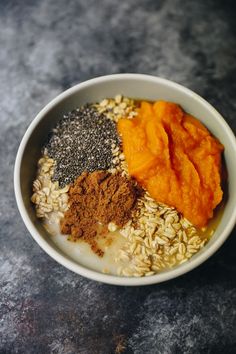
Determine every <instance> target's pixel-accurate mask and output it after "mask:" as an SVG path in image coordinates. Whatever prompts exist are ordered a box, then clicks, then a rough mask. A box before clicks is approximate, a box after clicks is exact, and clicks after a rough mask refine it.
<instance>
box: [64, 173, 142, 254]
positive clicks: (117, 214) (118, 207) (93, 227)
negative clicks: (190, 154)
mask: <svg viewBox="0 0 236 354" xmlns="http://www.w3.org/2000/svg"><path fill="white" fill-rule="evenodd" d="M141 193H142V192H141V190H140V188H139V187H137V186H136V184H135V183H134V182H133V181H132V180H130V179H128V178H126V177H123V176H122V175H121V173H116V174H114V175H113V174H111V173H109V172H106V171H95V172H92V173H88V172H83V173H82V175H81V176H79V177H78V178H77V179H76V180H75V182H74V184H73V185H72V186H71V187H70V189H69V210H68V211H67V212H66V213H65V215H64V218H63V219H62V221H61V232H62V233H63V234H70V235H71V236H72V238H73V239H74V240H77V239H80V238H81V239H83V240H85V241H86V242H88V243H89V244H90V246H91V248H92V250H93V251H94V252H95V253H97V254H98V255H99V256H103V251H102V250H101V249H100V248H99V246H98V243H97V241H98V238H99V236H100V234H101V233H100V232H99V229H101V225H103V226H104V225H107V224H108V223H109V222H114V223H115V224H116V225H117V226H120V227H121V226H123V225H124V224H125V223H126V222H127V221H128V220H129V219H130V217H131V212H132V210H133V208H134V207H135V205H136V201H137V198H138V197H139V196H140V195H141ZM103 231H104V230H103Z"/></svg>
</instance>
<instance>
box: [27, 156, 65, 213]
mask: <svg viewBox="0 0 236 354" xmlns="http://www.w3.org/2000/svg"><path fill="white" fill-rule="evenodd" d="M54 167H55V161H54V160H53V159H51V158H49V157H48V156H46V155H44V156H43V157H42V158H41V159H39V161H38V171H37V178H36V180H35V181H34V182H33V192H34V194H33V195H32V197H31V201H32V202H33V203H34V204H35V209H36V216H37V217H38V218H49V215H50V214H51V213H52V212H56V213H57V214H58V216H59V217H63V215H64V212H65V211H66V210H67V208H68V205H67V200H68V196H67V192H68V190H69V186H65V187H64V188H59V183H58V182H57V181H56V182H53V181H52V176H53V173H54Z"/></svg>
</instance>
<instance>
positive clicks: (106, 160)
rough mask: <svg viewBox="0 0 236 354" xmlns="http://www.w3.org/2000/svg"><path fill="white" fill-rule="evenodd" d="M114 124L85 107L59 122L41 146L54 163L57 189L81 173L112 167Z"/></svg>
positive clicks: (89, 106)
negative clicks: (57, 183)
mask: <svg viewBox="0 0 236 354" xmlns="http://www.w3.org/2000/svg"><path fill="white" fill-rule="evenodd" d="M119 143H120V139H119V136H118V133H117V130H116V124H115V123H114V122H112V121H111V120H110V119H109V118H107V117H106V116H105V115H104V114H101V113H98V112H97V110H96V109H95V108H93V107H92V106H91V105H86V106H83V107H80V108H77V109H76V110H73V111H72V112H70V113H68V114H67V115H65V116H64V118H63V119H62V120H60V121H59V122H58V124H57V125H56V127H55V128H54V129H53V131H52V133H51V135H50V136H49V140H48V143H47V144H46V145H45V147H44V153H45V154H47V155H48V156H49V157H51V158H52V159H54V160H55V161H56V167H55V170H54V175H53V181H58V182H59V185H60V187H64V186H65V185H67V184H69V183H71V182H73V181H74V180H75V179H76V178H77V177H78V176H79V175H80V174H81V173H82V172H84V171H88V172H92V171H96V170H106V169H109V168H110V167H112V159H113V156H112V147H111V145H112V144H115V145H119Z"/></svg>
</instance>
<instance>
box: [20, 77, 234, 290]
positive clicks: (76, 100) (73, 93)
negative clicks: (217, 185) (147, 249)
mask: <svg viewBox="0 0 236 354" xmlns="http://www.w3.org/2000/svg"><path fill="white" fill-rule="evenodd" d="M118 93H120V94H122V95H124V96H128V97H133V98H141V99H147V100H159V99H162V100H167V101H172V102H176V103H178V104H180V105H181V106H182V107H183V109H184V110H185V111H187V112H188V113H191V114H192V115H193V116H195V117H197V118H198V119H199V120H200V121H202V122H203V123H204V125H206V126H207V127H208V129H209V130H210V131H211V132H212V134H214V135H215V136H216V137H217V138H218V139H219V140H220V141H221V143H223V144H224V147H225V151H224V157H225V162H226V166H227V171H228V199H227V201H226V205H225V208H224V212H223V216H222V219H221V221H220V223H219V225H218V227H217V229H216V231H215V233H214V235H213V237H212V238H211V240H210V241H209V242H208V244H207V245H206V246H205V247H203V249H202V250H201V251H199V252H198V253H197V254H196V255H194V256H193V257H192V258H191V259H190V260H189V261H187V262H186V263H184V264H182V265H179V266H177V267H175V268H173V269H168V270H165V271H163V272H161V273H160V274H156V275H153V276H149V277H140V278H133V277H131V278H129V277H127V278H126V277H119V276H114V275H108V274H103V273H100V272H96V271H94V270H91V269H88V268H86V267H84V266H82V265H81V264H79V262H75V261H74V260H72V259H71V258H70V257H69V256H68V255H66V254H65V253H63V252H62V251H61V250H60V249H59V248H57V246H56V245H55V244H54V243H53V242H52V241H51V237H49V235H48V234H47V232H46V231H45V229H44V228H43V226H42V224H41V222H40V220H39V219H37V218H36V216H35V212H34V207H33V205H32V203H31V202H30V197H31V193H32V181H33V179H34V177H35V171H36V163H37V160H38V158H39V156H40V149H41V147H42V145H43V143H44V142H45V137H46V136H47V134H48V132H49V131H50V130H51V129H52V128H53V126H54V125H55V123H56V122H57V121H58V120H59V119H60V118H62V116H63V114H64V113H66V112H68V111H70V110H72V109H73V108H75V107H78V106H80V105H81V104H85V103H88V102H96V101H100V100H101V99H103V98H106V97H113V96H115V95H116V94H118ZM235 162H236V140H235V136H234V134H233V133H232V131H231V129H230V128H229V126H228V125H227V123H226V122H225V120H224V119H223V118H222V116H221V115H220V114H219V113H218V112H217V111H216V110H215V109H214V108H213V107H212V106H211V105H210V104H209V103H207V102H206V101H205V100H204V99H203V98H201V97H200V96H198V95H197V94H196V93H194V92H192V91H191V90H189V89H187V88H185V87H183V86H181V85H179V84H176V83H174V82H171V81H168V80H165V79H161V78H158V77H154V76H149V75H140V74H117V75H108V76H102V77H98V78H95V79H92V80H89V81H86V82H83V83H81V84H78V85H76V86H74V87H72V88H70V89H68V90H66V91H65V92H63V93H62V94H60V95H59V96H58V97H56V98H55V99H54V100H52V101H51V102H50V103H49V104H48V105H47V106H46V107H45V108H43V109H42V111H41V112H40V113H39V114H38V115H37V116H36V117H35V119H34V120H33V121H32V123H31V124H30V126H29V128H28V129H27V131H26V133H25V135H24V137H23V139H22V141H21V144H20V147H19V150H18V153H17V157H16V162H15V171H14V187H15V195H16V201H17V205H18V208H19V211H20V214H21V216H22V218H23V220H24V223H25V225H26V227H27V228H28V230H29V232H30V233H31V235H32V236H33V238H34V239H35V241H36V242H37V243H38V244H39V246H40V247H42V249H44V251H45V252H47V253H48V254H49V255H50V256H51V257H52V258H54V259H55V260H56V261H57V262H59V263H60V264H62V265H63V266H65V267H66V268H68V269H70V270H72V271H74V272H75V273H78V274H80V275H82V276H85V277H87V278H90V279H93V280H97V281H100V282H104V283H109V284H116V285H147V284H153V283H160V282H163V281H166V280H169V279H173V278H176V277H178V276H180V275H182V274H184V273H186V272H189V271H190V270H192V269H194V268H196V267H197V266H199V265H200V264H201V263H203V262H204V261H205V260H207V259H208V258H209V257H210V256H211V255H213V254H214V253H215V252H216V251H217V250H218V249H219V247H220V246H221V245H222V244H223V242H224V241H225V240H226V238H227V237H228V236H229V234H230V232H231V231H232V229H233V227H234V225H235V220H236V188H235V181H236V163H235Z"/></svg>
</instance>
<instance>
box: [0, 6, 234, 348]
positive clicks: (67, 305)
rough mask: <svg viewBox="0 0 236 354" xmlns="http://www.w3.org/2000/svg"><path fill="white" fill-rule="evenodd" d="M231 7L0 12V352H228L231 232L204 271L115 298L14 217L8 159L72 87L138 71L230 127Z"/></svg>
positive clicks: (112, 290)
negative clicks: (214, 112) (200, 102)
mask: <svg viewBox="0 0 236 354" xmlns="http://www.w3.org/2000/svg"><path fill="white" fill-rule="evenodd" d="M235 10H236V8H235V2H234V1H233V0H232V1H228V0H225V1H220V0H216V1H214V0H205V1H194V0H191V1H182V0H169V1H155V0H147V1H141V0H129V1H124V2H121V1H110V0H103V1H99V2H98V1H96V0H87V1H82V0H79V1H63V0H52V1H47V0H41V1H39V0H26V1H12V0H8V1H7V0H2V1H1V2H0V48H1V49H0V97H1V100H0V107H1V115H0V123H1V129H0V142H1V145H0V146H1V147H0V166H1V173H0V194H1V199H0V222H1V228H0V236H1V241H0V242H1V246H0V265H1V268H0V292H1V296H0V353H1V354H6V353H24V354H25V353H34V354H37V353H43V354H47V353H53V354H55V353H60V354H62V353H63V354H64V353H66V354H72V353H79V354H87V353H88V354H90V353H91V354H93V353H95V354H96V353H99V354H110V353H116V352H117V353H118V352H119V350H120V352H123V353H135V354H141V353H145V354H153V353H158V354H159V353H160V354H162V353H163V354H175V353H176V354H177V353H181V354H182V353H191V354H198V353H214V354H216V353H226V354H230V353H235V352H236V257H235V247H236V241H235V236H236V235H235V231H234V234H232V235H231V237H230V238H229V240H228V241H227V242H226V243H225V245H224V246H223V247H222V248H221V250H220V251H219V252H218V253H217V254H216V255H214V256H213V257H212V258H211V259H210V260H209V261H207V262H206V263H205V264H204V265H202V266H200V267H199V268H198V269H196V270H195V271H192V272H191V273H189V274H187V275H185V276H183V277H181V278H178V279H176V280H172V281H170V282H168V283H163V284H160V285H154V286H148V287H143V288H125V287H124V288H121V287H114V286H108V285H103V284H99V283H96V282H93V281H89V280H86V279H84V278H82V277H80V276H78V275H76V274H73V273H71V272H70V271H68V270H66V269H64V268H63V267H62V266H60V265H58V264H57V263H56V262H54V261H53V260H52V259H50V258H49V257H48V256H47V255H46V254H45V253H44V252H43V251H42V250H41V249H40V248H39V246H38V245H37V244H36V243H35V242H34V241H33V240H32V238H31V237H30V236H29V233H28V231H27V230H26V228H25V226H24V224H23V222H22V220H21V218H20V215H19V213H18V210H17V207H16V204H15V198H14V192H13V184H12V174H13V165H14V159H15V155H16V152H17V148H18V145H19V142H20V140H21V138H22V136H23V133H24V131H25V129H26V127H27V126H28V124H29V123H30V122H31V120H32V119H33V117H34V116H35V114H36V113H37V112H38V111H39V110H40V109H41V108H42V107H43V106H44V105H45V104H46V103H47V102H48V101H49V100H50V99H51V98H53V97H55V96H56V95H57V94H58V93H60V92H61V91H63V90H64V89H66V88H68V87H70V86H72V85H74V84H75V83H78V82H81V81H83V80H86V79H89V78H91V77H94V76H99V75H103V74H110V73H118V72H140V73H149V74H154V75H158V76H162V77H165V78H169V79H171V80H175V81H177V82H179V83H181V84H184V85H186V86H187V87H189V88H191V89H193V90H195V91H196V92H198V93H199V94H201V95H202V96H204V97H205V98H206V99H208V100H209V101H210V102H211V103H212V104H213V105H215V107H216V108H217V109H218V110H219V111H220V112H221V113H222V114H223V115H224V117H225V118H226V120H227V121H228V122H229V124H230V126H231V127H232V128H233V129H236V113H235V111H236V96H235V93H236V60H235V58H236V25H235V24H236V22H235V18H236V11H235Z"/></svg>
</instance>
